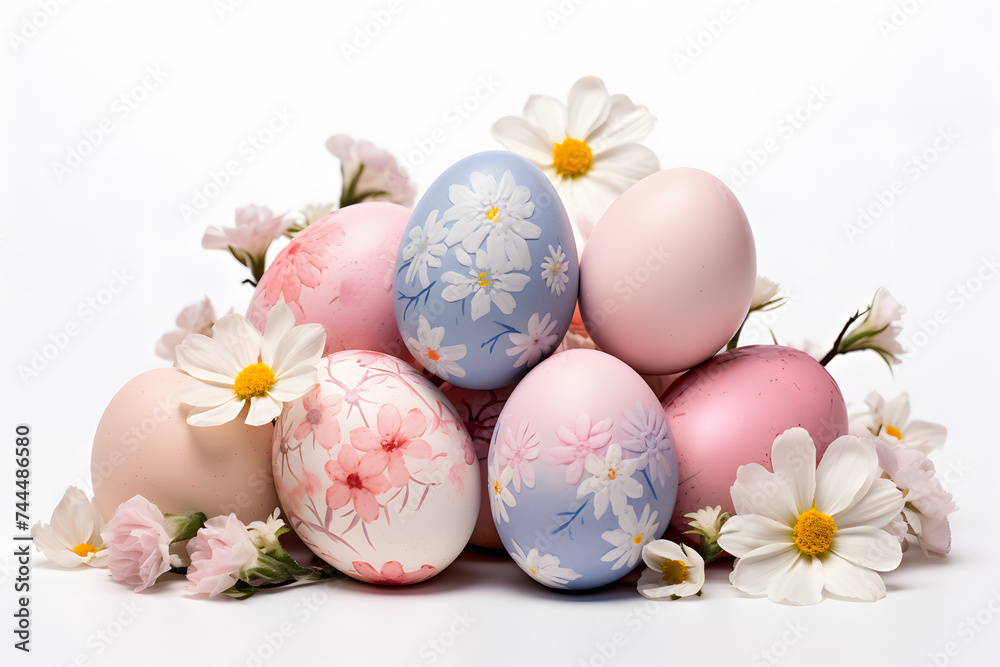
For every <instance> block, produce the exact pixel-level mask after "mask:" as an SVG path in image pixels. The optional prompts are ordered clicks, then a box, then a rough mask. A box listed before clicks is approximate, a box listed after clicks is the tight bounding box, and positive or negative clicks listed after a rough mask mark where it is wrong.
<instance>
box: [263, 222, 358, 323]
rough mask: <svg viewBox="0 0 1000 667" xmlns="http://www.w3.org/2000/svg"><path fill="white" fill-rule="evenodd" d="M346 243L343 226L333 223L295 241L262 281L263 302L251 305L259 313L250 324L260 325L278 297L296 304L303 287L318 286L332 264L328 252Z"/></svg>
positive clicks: (306, 232)
mask: <svg viewBox="0 0 1000 667" xmlns="http://www.w3.org/2000/svg"><path fill="white" fill-rule="evenodd" d="M346 240H347V234H346V233H345V232H344V229H343V227H341V226H340V225H339V224H332V223H330V222H325V223H323V224H322V225H316V226H315V227H310V228H309V229H307V230H306V231H304V232H302V233H301V234H299V235H298V236H296V237H295V238H294V239H292V242H291V243H289V244H288V245H287V246H285V249H284V250H282V251H281V252H280V253H278V256H277V257H275V258H274V261H273V262H271V266H269V267H268V269H267V276H268V279H267V280H265V281H263V285H261V289H260V291H259V294H260V301H259V302H256V303H254V304H252V306H253V307H254V308H255V310H256V311H258V312H256V313H254V312H252V313H251V315H250V319H251V321H253V322H254V324H260V322H261V321H263V319H264V318H263V313H264V312H265V309H267V308H270V307H271V306H272V305H274V304H275V303H277V302H278V299H279V298H282V297H284V299H285V301H287V302H288V303H295V302H297V301H298V300H299V295H300V294H301V293H302V288H303V287H307V288H309V289H315V288H316V287H319V285H320V283H321V282H322V280H323V271H324V270H325V269H326V268H328V267H329V264H330V258H329V255H328V252H327V251H328V249H329V248H330V247H331V246H340V245H344V242H345V241H346ZM255 301H256V299H255Z"/></svg>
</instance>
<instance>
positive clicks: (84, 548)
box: [31, 486, 108, 567]
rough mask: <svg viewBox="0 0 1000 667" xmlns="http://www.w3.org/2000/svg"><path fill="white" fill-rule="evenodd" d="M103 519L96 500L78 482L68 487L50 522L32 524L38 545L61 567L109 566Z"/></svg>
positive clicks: (37, 546) (47, 556) (32, 536)
mask: <svg viewBox="0 0 1000 667" xmlns="http://www.w3.org/2000/svg"><path fill="white" fill-rule="evenodd" d="M103 528H104V519H103V518H101V511H100V510H99V509H97V503H96V502H94V501H93V500H91V499H90V498H88V497H87V494H85V493H84V492H83V491H81V490H80V489H78V488H77V487H75V486H71V487H69V488H68V489H66V493H64V494H63V497H62V500H60V501H59V504H58V505H56V509H55V511H54V512H52V518H51V519H50V522H49V523H47V524H45V523H42V522H41V521H39V522H38V523H36V524H35V525H34V526H32V527H31V538H32V540H33V541H34V543H35V548H36V549H38V550H39V551H41V552H42V553H43V554H45V557H46V558H48V559H49V560H50V561H52V562H53V563H55V564H56V565H59V566H60V567H77V566H79V565H90V566H91V567H107V564H108V550H107V549H105V547H104V539H103V538H102V537H101V530H103Z"/></svg>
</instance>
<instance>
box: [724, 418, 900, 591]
mask: <svg viewBox="0 0 1000 667" xmlns="http://www.w3.org/2000/svg"><path fill="white" fill-rule="evenodd" d="M815 460H816V447H815V446H814V445H813V441H812V438H810V437H809V433H807V432H806V430H805V429H802V428H792V429H789V430H787V431H785V432H784V433H782V434H781V435H779V436H778V437H777V438H775V439H774V444H773V446H772V449H771V464H772V466H773V467H774V473H770V472H768V471H767V470H766V469H765V468H764V467H763V466H762V465H760V464H757V463H751V464H748V465H744V466H740V468H739V470H738V471H737V473H736V483H735V484H733V486H732V489H731V494H732V498H733V505H734V506H735V507H736V516H734V517H732V518H731V519H729V520H728V521H727V522H726V523H725V525H724V526H723V527H722V531H721V534H720V536H719V546H720V547H722V548H723V549H724V550H726V551H728V552H729V553H731V554H733V555H734V556H736V558H737V560H736V564H735V566H734V568H733V571H732V573H731V574H730V576H729V580H730V581H731V582H732V583H733V585H734V586H736V587H737V588H738V589H740V590H741V591H743V592H744V593H748V594H749V595H767V596H768V597H769V598H770V599H771V601H773V602H782V601H786V600H787V601H788V602H791V603H793V604H814V603H816V602H819V601H820V600H822V599H823V591H824V590H826V591H827V592H829V593H831V594H833V595H838V596H841V597H846V598H855V599H858V600H864V601H868V602H874V601H875V600H878V599H880V598H882V597H885V584H884V583H882V579H881V577H879V575H878V572H886V571H889V570H893V569H895V568H896V566H898V565H899V562H900V559H901V558H902V555H903V554H902V549H901V547H900V544H899V541H898V540H897V539H896V538H894V537H893V536H892V535H890V534H889V533H888V532H886V531H884V530H882V526H885V525H887V524H888V523H889V522H890V521H892V520H893V519H894V518H896V516H897V515H898V514H899V513H900V512H901V511H902V509H903V495H902V494H901V493H900V491H899V489H897V488H896V485H895V484H894V483H893V481H892V480H890V479H884V478H882V477H880V475H881V471H880V470H879V467H878V455H877V454H876V452H875V447H874V444H873V443H872V442H866V441H864V440H862V439H860V438H857V437H855V436H850V435H847V436H842V437H840V438H837V439H836V440H834V441H833V443H831V444H830V447H829V448H828V449H827V450H826V453H825V454H824V455H823V459H822V460H821V461H820V463H819V466H816V465H815V463H814V461H815Z"/></svg>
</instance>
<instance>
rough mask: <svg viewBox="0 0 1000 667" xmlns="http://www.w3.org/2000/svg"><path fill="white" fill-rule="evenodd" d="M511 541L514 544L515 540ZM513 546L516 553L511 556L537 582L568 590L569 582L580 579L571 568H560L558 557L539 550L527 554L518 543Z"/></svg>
mask: <svg viewBox="0 0 1000 667" xmlns="http://www.w3.org/2000/svg"><path fill="white" fill-rule="evenodd" d="M511 541H512V542H513V540H511ZM513 544H514V552H515V553H512V554H511V555H510V556H511V558H513V559H514V562H515V563H517V564H518V566H520V568H521V569H522V570H524V571H525V572H527V573H528V574H529V575H530V576H531V578H532V579H534V580H535V581H537V582H539V583H541V584H545V585H546V586H551V587H553V588H566V584H567V583H568V582H570V581H573V580H574V579H579V578H580V575H579V574H577V573H576V572H574V571H573V570H572V569H571V568H568V567H560V566H559V557H558V556H555V555H553V554H545V555H542V554H540V553H539V551H538V549H537V548H536V549H532V550H531V551H529V552H528V553H527V554H526V553H524V549H522V548H521V547H520V545H518V543H517V542H513Z"/></svg>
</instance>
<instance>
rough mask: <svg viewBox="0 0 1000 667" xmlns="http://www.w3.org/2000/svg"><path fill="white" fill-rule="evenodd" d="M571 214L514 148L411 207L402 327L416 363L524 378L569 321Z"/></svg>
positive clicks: (399, 307) (477, 158)
mask: <svg viewBox="0 0 1000 667" xmlns="http://www.w3.org/2000/svg"><path fill="white" fill-rule="evenodd" d="M576 256H577V255H576V246H575V245H574V240H573V231H572V229H571V228H570V224H569V218H568V217H567V215H566V210H565V208H564V207H563V205H562V201H560V199H559V196H558V195H557V194H556V191H555V188H553V186H552V184H551V183H550V182H549V180H548V179H547V178H546V176H545V174H543V173H542V172H541V171H539V170H538V168H537V167H535V166H534V165H533V164H531V163H530V162H528V161H527V160H525V159H524V158H522V157H520V156H519V155H516V154H514V153H510V152H506V151H489V152H485V153H477V154H475V155H472V156H470V157H467V158H465V159H464V160H460V161H459V162H457V163H455V164H454V165H452V166H451V167H450V168H448V169H447V170H445V172H444V173H443V174H441V176H440V177H439V178H438V179H437V180H436V181H434V183H432V184H431V186H430V187H429V188H428V189H427V192H426V194H424V196H423V197H422V198H421V199H420V201H419V202H418V203H417V205H416V207H415V208H414V209H413V215H412V216H411V217H410V221H409V224H407V226H406V230H405V232H404V234H403V240H402V241H401V243H400V246H399V254H398V255H397V258H396V273H395V283H394V286H393V290H394V294H395V312H396V323H397V324H398V326H399V332H400V335H401V336H402V339H403V342H404V343H405V344H406V346H407V347H408V348H409V350H410V352H411V353H412V354H413V356H414V357H415V358H416V360H417V361H418V362H419V363H420V364H421V365H422V366H423V367H424V368H426V369H427V370H429V371H430V372H432V373H434V374H436V375H437V376H438V377H439V378H441V379H442V380H445V381H447V382H450V383H452V384H453V385H456V386H459V387H466V388H469V389H495V388H497V387H503V386H505V385H508V384H512V383H514V382H516V381H517V380H518V379H519V378H521V377H523V376H524V374H525V373H526V372H527V371H528V369H529V368H531V367H533V366H534V365H535V364H537V363H538V362H539V361H540V360H541V359H543V358H544V357H545V356H547V355H548V354H549V353H551V352H552V350H553V349H554V348H555V346H556V345H557V344H558V343H559V340H560V339H561V338H562V336H563V334H564V333H565V332H566V329H567V328H568V327H569V324H570V320H571V319H572V317H573V311H574V309H575V306H576V295H577V287H578V283H579V276H578V273H579V267H578V265H577V260H576Z"/></svg>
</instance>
